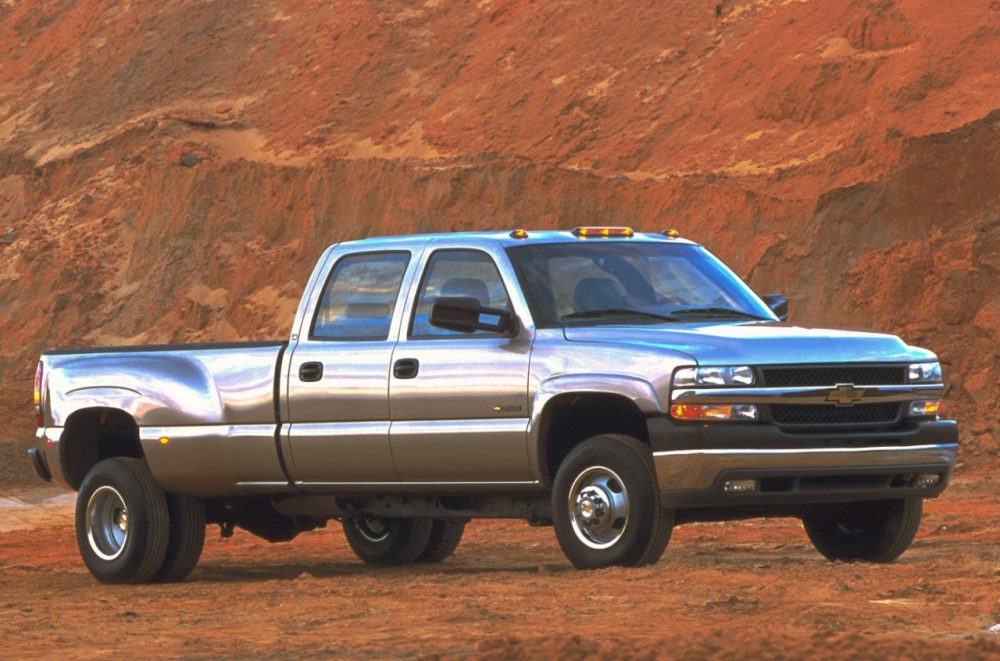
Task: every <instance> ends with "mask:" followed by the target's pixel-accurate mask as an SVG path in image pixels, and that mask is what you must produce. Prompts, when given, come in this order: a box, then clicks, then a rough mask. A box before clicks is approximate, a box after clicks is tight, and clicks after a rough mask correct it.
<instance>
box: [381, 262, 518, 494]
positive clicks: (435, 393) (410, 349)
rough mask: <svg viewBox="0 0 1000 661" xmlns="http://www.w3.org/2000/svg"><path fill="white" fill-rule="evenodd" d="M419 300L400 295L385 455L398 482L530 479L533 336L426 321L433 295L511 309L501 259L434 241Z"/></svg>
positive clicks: (510, 288)
mask: <svg viewBox="0 0 1000 661" xmlns="http://www.w3.org/2000/svg"><path fill="white" fill-rule="evenodd" d="M432 246H435V247H433V248H430V247H429V248H428V249H427V251H426V252H425V258H424V261H425V266H424V268H423V269H422V276H421V278H420V282H419V286H418V287H417V292H416V296H415V297H412V298H411V299H410V300H409V301H407V311H406V319H405V323H404V327H403V329H402V330H401V333H400V340H399V342H398V343H397V345H396V348H395V350H394V352H393V357H392V362H393V370H392V372H391V374H390V380H389V396H390V409H391V415H392V420H393V422H392V427H391V432H390V437H391V445H392V454H393V458H394V460H395V464H396V470H397V471H398V472H399V475H400V478H401V479H403V480H406V481H417V482H469V483H477V482H480V483H481V482H522V481H523V482H530V481H531V480H532V475H531V471H530V468H529V465H528V453H527V427H528V419H529V406H528V361H529V358H530V351H531V338H532V332H531V329H530V328H522V329H521V330H520V331H519V332H518V333H517V334H516V335H515V336H513V337H508V336H504V335H499V334H496V333H491V332H487V331H477V332H475V333H471V334H465V333H458V332H455V331H448V330H444V329H441V328H436V327H434V326H431V325H430V323H429V322H428V316H429V313H430V308H431V305H432V304H433V302H434V299H435V298H436V297H438V296H468V297H472V298H475V299H477V300H478V301H479V302H480V303H482V304H483V305H485V306H488V307H494V308H503V309H507V310H511V311H514V312H515V313H516V312H521V315H520V316H521V318H522V319H523V318H526V316H525V314H524V311H518V310H515V308H514V304H513V302H512V300H511V296H510V295H509V293H508V292H509V291H512V290H513V287H516V283H514V282H513V281H512V280H511V281H506V280H505V277H504V276H503V275H501V269H500V268H498V258H499V259H501V260H504V262H503V265H504V266H505V267H507V269H506V270H507V271H508V272H509V277H513V272H512V271H511V270H510V269H509V265H507V264H506V263H505V260H506V255H503V253H502V252H497V253H492V252H490V251H488V250H486V249H481V248H475V247H462V246H460V245H454V246H449V245H448V243H447V242H441V243H440V244H432Z"/></svg>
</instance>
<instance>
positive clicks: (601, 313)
mask: <svg viewBox="0 0 1000 661" xmlns="http://www.w3.org/2000/svg"><path fill="white" fill-rule="evenodd" d="M595 317H645V318H646V319H659V320H660V321H679V319H677V317H673V316H671V315H668V314H658V313H656V312H647V311H645V310H629V309H626V308H607V309H604V310H583V311H582V312H571V313H570V314H564V315H563V316H562V317H561V319H562V320H567V319H593V318H595Z"/></svg>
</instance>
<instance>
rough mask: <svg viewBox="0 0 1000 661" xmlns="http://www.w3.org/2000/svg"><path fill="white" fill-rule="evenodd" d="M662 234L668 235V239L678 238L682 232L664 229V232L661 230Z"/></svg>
mask: <svg viewBox="0 0 1000 661" xmlns="http://www.w3.org/2000/svg"><path fill="white" fill-rule="evenodd" d="M660 234H662V235H663V236H665V237H667V238H668V239H676V238H677V237H679V236H680V235H681V233H680V232H678V231H677V230H663V231H662V232H660Z"/></svg>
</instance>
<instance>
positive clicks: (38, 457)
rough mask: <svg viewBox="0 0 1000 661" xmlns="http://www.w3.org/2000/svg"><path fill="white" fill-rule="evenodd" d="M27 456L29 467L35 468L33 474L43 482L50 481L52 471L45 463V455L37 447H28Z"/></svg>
mask: <svg viewBox="0 0 1000 661" xmlns="http://www.w3.org/2000/svg"><path fill="white" fill-rule="evenodd" d="M28 457H29V458H30V459H31V467H32V468H34V469H35V474H36V475H38V477H39V478H41V479H42V480H44V481H45V482H51V481H52V473H51V472H50V471H49V467H48V466H46V465H45V457H43V456H42V451H41V450H39V449H38V448H28Z"/></svg>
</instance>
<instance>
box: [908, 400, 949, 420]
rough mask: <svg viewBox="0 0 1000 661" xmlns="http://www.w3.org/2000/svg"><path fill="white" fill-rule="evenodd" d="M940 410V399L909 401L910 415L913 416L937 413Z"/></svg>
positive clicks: (918, 416)
mask: <svg viewBox="0 0 1000 661" xmlns="http://www.w3.org/2000/svg"><path fill="white" fill-rule="evenodd" d="M940 410H941V400H940V399H927V400H920V401H918V402H910V415H911V416H912V417H914V418H920V417H923V416H930V415H937V413H938V411H940Z"/></svg>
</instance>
